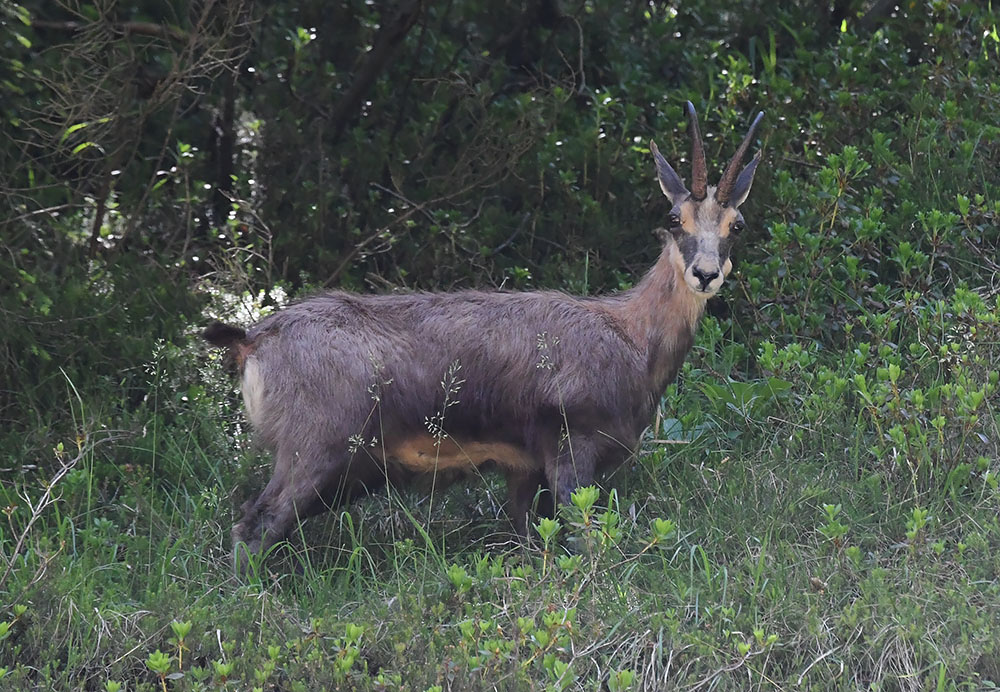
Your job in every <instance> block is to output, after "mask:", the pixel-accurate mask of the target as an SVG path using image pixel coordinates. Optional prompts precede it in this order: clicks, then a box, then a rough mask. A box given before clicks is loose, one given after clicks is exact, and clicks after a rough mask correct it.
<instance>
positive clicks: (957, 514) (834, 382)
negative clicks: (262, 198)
mask: <svg viewBox="0 0 1000 692" xmlns="http://www.w3.org/2000/svg"><path fill="white" fill-rule="evenodd" d="M962 300H965V301H970V305H968V306H966V309H967V310H970V311H972V313H973V314H974V316H971V315H970V317H969V319H970V320H972V321H973V323H974V324H975V326H976V329H975V330H974V334H975V336H974V337H972V336H971V335H972V334H973V330H971V329H968V328H967V329H966V330H965V335H966V340H965V341H964V342H963V341H950V342H949V341H948V337H949V335H952V334H953V329H943V330H941V331H940V332H939V333H938V334H937V338H939V339H941V340H942V343H943V344H945V346H946V349H945V350H946V351H948V354H947V355H948V356H950V354H951V353H952V352H954V353H956V354H957V355H956V356H955V357H954V359H953V360H951V361H949V360H947V359H945V360H941V357H942V355H941V351H940V350H939V349H930V350H929V351H928V353H931V354H932V355H929V356H927V357H928V358H929V359H930V360H928V362H927V363H926V364H924V363H920V362H917V363H915V365H927V367H919V368H918V367H913V368H910V367H908V368H907V371H905V372H903V371H901V372H899V373H897V372H896V370H895V369H894V368H892V367H891V362H890V361H891V360H892V353H885V354H883V357H882V358H884V359H888V360H887V362H890V364H889V365H886V366H883V360H882V359H880V358H879V357H877V356H875V351H872V350H870V349H862V348H860V346H861V344H862V343H867V342H859V343H857V344H856V345H857V346H858V348H856V349H852V348H850V346H851V345H852V344H851V343H849V344H848V345H847V347H845V348H844V349H842V350H839V351H833V350H829V351H825V352H823V351H816V352H814V353H812V354H810V353H809V351H808V349H806V350H803V351H799V350H798V349H793V348H790V347H785V348H783V349H775V350H774V351H773V353H772V352H771V349H769V348H764V349H763V352H764V354H765V355H764V357H762V361H763V362H764V363H765V365H766V366H767V368H768V369H770V370H772V373H773V374H771V375H770V377H769V378H768V379H761V380H758V381H751V382H745V383H739V382H733V383H731V386H729V387H727V386H726V384H725V383H726V380H725V378H720V376H719V372H720V371H721V370H723V369H725V368H726V367H727V364H726V362H725V361H726V359H727V358H731V357H732V356H733V355H734V349H735V350H739V347H738V344H736V343H734V342H731V341H729V340H728V338H727V337H725V336H723V335H722V329H721V324H720V323H719V322H717V321H716V320H713V319H708V320H707V321H706V323H705V324H704V325H703V327H702V330H701V331H702V333H701V335H700V339H699V344H700V346H699V347H698V348H696V352H695V353H694V354H693V357H692V358H691V360H690V361H689V363H688V364H687V365H686V366H685V373H684V374H683V375H682V378H681V381H680V384H679V385H675V386H673V387H671V390H670V392H668V397H667V400H666V402H665V404H666V408H667V410H670V411H678V412H681V411H684V412H686V413H685V414H683V415H682V416H681V421H679V424H680V425H683V427H684V430H685V431H688V432H689V433H690V434H687V435H679V434H678V431H679V428H678V427H677V425H678V421H673V420H668V421H667V422H665V423H663V424H662V428H663V429H664V432H663V435H664V437H670V436H671V435H672V436H673V437H675V438H676V437H689V438H690V437H693V439H689V440H686V444H666V443H664V442H662V439H664V437H661V436H659V435H656V437H657V438H658V439H660V441H659V442H649V443H648V444H647V446H646V447H645V449H644V452H643V454H642V455H640V457H639V458H638V459H637V461H636V463H635V464H633V465H632V466H631V467H628V468H623V469H622V470H621V471H619V472H618V473H617V474H616V475H615V478H614V481H613V483H612V484H613V485H615V486H618V490H617V491H616V492H614V493H612V494H610V495H607V494H602V495H600V496H598V495H596V494H594V495H589V496H588V493H584V492H581V493H579V496H578V498H577V502H576V504H575V505H574V506H573V507H571V508H567V509H566V510H564V512H563V513H562V515H561V516H560V517H559V520H558V523H551V524H549V523H547V524H546V525H545V526H543V527H542V531H543V533H542V537H543V538H546V539H547V540H543V538H539V539H538V540H537V541H536V544H535V545H533V546H524V545H521V544H519V543H517V542H516V541H512V540H510V536H509V534H508V533H507V524H505V523H504V521H503V519H502V518H501V519H498V518H497V509H498V506H499V504H500V502H501V500H500V498H502V496H503V495H502V492H501V491H500V490H499V485H500V484H499V482H498V480H497V479H494V478H490V477H487V478H486V479H484V482H483V483H479V484H472V485H466V486H457V487H454V488H452V489H450V490H448V491H445V492H443V493H442V494H441V495H440V496H439V498H438V500H437V501H436V502H435V503H434V506H433V508H432V510H431V512H430V514H428V513H427V508H428V506H429V503H427V502H426V498H425V497H423V496H421V495H419V494H417V493H412V494H410V493H405V494H404V495H402V496H399V495H396V494H392V495H386V494H382V495H377V496H374V497H372V498H368V499H365V500H362V501H360V502H358V503H357V504H355V505H354V506H352V507H350V508H349V510H348V511H345V512H342V513H336V514H331V515H329V516H327V517H325V518H323V517H321V518H317V519H314V520H311V521H310V522H307V523H306V524H304V525H303V527H302V529H301V530H300V533H299V535H297V536H296V537H294V538H293V539H292V541H291V542H290V544H289V545H287V546H285V547H283V548H282V549H280V550H278V551H276V554H274V555H272V556H270V557H269V558H268V559H267V560H266V561H263V562H262V563H254V565H253V566H252V569H251V571H250V572H249V573H248V575H247V576H245V577H237V576H235V575H234V571H233V569H232V564H231V558H230V556H229V552H228V540H227V533H228V529H229V527H230V526H231V523H232V520H233V516H234V512H235V503H234V501H233V499H231V498H233V497H238V496H239V495H240V494H241V493H242V492H244V491H245V488H244V487H243V486H244V485H245V486H255V485H259V483H261V482H262V480H263V478H264V474H265V473H266V470H265V469H263V468H261V467H262V466H264V465H266V462H267V460H266V459H264V458H262V457H261V456H260V455H259V454H258V453H256V452H255V451H253V450H252V449H247V448H245V445H243V443H242V442H240V443H238V444H236V443H234V437H236V438H241V437H242V435H243V431H242V430H240V429H239V423H238V422H237V420H236V419H235V418H234V417H233V415H232V414H230V413H229V412H228V405H229V404H228V402H227V401H226V400H227V399H229V398H230V397H229V396H228V390H229V385H228V384H227V383H226V382H225V381H224V380H223V379H222V378H220V377H219V376H217V375H216V376H213V377H209V378H208V379H207V380H206V382H207V386H205V387H204V388H203V390H202V391H201V393H200V394H198V395H197V396H196V397H195V398H194V399H192V398H190V397H188V399H187V401H184V400H183V397H174V399H173V400H171V401H162V402H160V403H157V404H155V405H153V406H152V411H153V412H155V413H156V414H157V416H158V417H159V418H160V419H162V420H163V421H170V422H164V423H161V424H157V423H156V422H155V419H154V422H153V423H152V424H151V425H150V427H148V428H147V429H146V431H145V435H144V436H141V437H139V438H138V439H137V440H133V441H131V442H130V443H128V444H129V445H131V450H130V453H132V454H134V455H136V457H140V458H143V459H145V460H147V461H146V463H137V464H134V465H131V466H130V465H128V464H123V465H118V466H115V467H113V468H112V467H108V468H105V469H102V468H101V463H100V461H99V456H98V454H97V450H98V449H99V445H101V444H110V445H123V441H122V440H120V439H116V438H115V436H114V435H113V434H108V433H103V434H102V433H100V432H95V431H88V430H87V429H86V427H85V425H82V426H81V429H80V434H79V437H78V439H77V440H76V441H75V442H71V443H69V444H67V445H65V446H64V447H63V448H62V449H57V450H55V452H54V454H55V456H56V459H57V460H58V461H59V464H60V466H59V468H60V471H59V472H58V473H59V474H61V476H59V477H57V478H53V479H52V481H51V482H50V483H49V485H48V486H43V487H39V486H38V485H36V484H29V483H26V484H23V485H20V486H18V487H17V491H18V492H19V493H21V495H17V494H15V493H14V492H11V490H10V489H9V488H10V486H6V485H5V486H4V493H5V496H4V497H3V498H2V502H3V504H4V505H5V506H6V507H7V510H6V514H7V523H6V526H5V527H4V533H3V535H2V537H0V538H2V541H3V545H4V546H5V558H6V559H7V560H10V559H11V558H12V559H13V561H12V563H11V565H12V566H11V567H10V568H9V569H8V570H7V573H6V574H4V575H3V582H2V584H0V586H2V588H3V589H4V592H5V593H6V594H8V598H9V603H10V606H9V607H8V608H7V609H6V611H5V613H4V614H5V618H6V625H4V626H3V627H2V628H0V633H2V634H0V636H2V637H3V642H2V644H0V647H2V648H0V655H2V658H0V661H2V664H0V665H3V667H4V671H5V672H4V682H5V683H6V684H8V685H10V686H11V687H10V688H11V689H13V688H15V687H17V686H25V685H29V686H34V687H36V688H46V689H77V688H83V689H114V688H115V685H116V684H117V683H123V684H124V689H149V690H153V689H163V688H164V687H165V688H166V689H170V690H197V689H254V688H259V689H338V688H339V689H409V690H420V691H421V692H422V691H423V690H427V689H433V688H434V686H435V685H439V686H442V687H443V688H446V689H594V688H596V687H600V686H601V685H605V686H606V687H607V689H687V688H697V689H702V688H710V689H772V688H775V687H778V688H782V687H796V688H802V689H831V688H838V689H860V688H866V689H901V690H905V689H914V690H916V689H935V690H937V689H941V690H948V689H970V690H971V689H986V688H989V687H990V685H992V684H994V683H995V682H996V681H998V680H1000V652H998V650H997V641H998V640H1000V638H998V636H997V635H998V633H1000V609H998V608H996V606H995V604H996V603H997V602H998V598H1000V581H998V578H997V575H998V574H1000V559H998V558H997V555H1000V551H998V550H997V548H998V547H1000V524H998V519H997V517H998V512H997V509H998V492H997V473H998V469H997V467H996V454H995V449H994V448H992V447H988V446H985V447H984V442H983V439H981V438H980V435H982V437H983V438H987V437H988V438H989V439H995V438H994V437H993V433H994V432H995V431H994V427H995V425H996V422H995V421H996V420H997V416H996V410H995V408H994V402H995V383H996V376H995V372H996V371H995V370H990V369H988V368H986V367H980V365H977V361H979V360H982V361H983V362H984V363H988V362H993V361H991V360H989V354H990V353H991V351H990V349H991V348H993V344H995V343H996V317H997V315H998V313H997V309H996V307H995V306H986V305H985V304H983V303H982V302H981V301H977V300H975V299H972V298H971V297H970V296H964V297H963V298H962ZM958 302H960V301H959V299H958V297H956V302H955V304H953V305H951V306H949V308H950V310H951V311H950V312H949V313H948V314H949V316H950V317H949V319H950V320H956V319H957V318H958V317H960V316H961V315H962V314H963V313H961V312H959V310H960V309H961V308H962V306H961V305H958ZM928 312H929V313H930V314H925V313H928ZM893 314H896V313H895V312H894V313H893ZM940 314H941V313H940V306H939V305H937V304H936V303H933V302H932V303H930V304H929V305H927V306H924V307H919V306H918V307H917V309H915V310H914V311H913V312H912V313H911V314H910V317H909V319H911V320H913V322H914V325H913V333H915V332H916V331H917V330H916V325H919V324H923V323H924V322H923V321H924V320H925V319H933V318H934V317H935V316H939V315H940ZM878 316H879V315H877V314H868V315H865V317H867V318H868V319H870V320H874V319H876V318H878ZM901 329H902V331H903V333H908V332H909V329H903V328H901ZM867 336H869V335H866V337H867ZM922 338H923V339H925V340H928V343H929V342H930V340H932V339H933V338H935V337H934V336H933V335H932V334H930V333H924V334H923V337H922ZM970 339H971V340H970ZM852 343H853V342H852ZM952 343H954V344H957V345H958V347H959V348H958V349H957V350H953V347H952V346H951V344H952ZM191 348H192V347H188V348H184V349H175V350H174V352H172V353H164V354H162V355H161V357H162V358H163V359H164V361H165V362H163V363H161V366H160V368H158V369H162V371H164V372H170V371H172V372H174V373H175V374H176V373H177V372H178V371H179V372H182V373H183V372H186V371H190V370H191V369H192V368H191V365H190V363H191V362H192V361H191V358H192V357H193V354H192V353H191ZM865 350H867V351H868V357H867V358H865V359H861V358H859V357H858V356H857V355H855V356H854V357H850V354H852V353H856V352H858V351H865ZM845 354H848V355H847V356H846V357H845ZM963 354H964V357H963ZM935 364H936V365H937V367H932V365H935ZM860 378H864V381H865V382H866V384H865V385H864V387H862V385H861V384H860V383H861V381H862V379H860ZM168 385H169V383H168V382H164V383H163V389H162V390H161V394H162V395H166V393H167V392H169V391H171V388H170V387H169V386H168ZM738 385H742V386H738ZM948 387H950V388H951V390H950V394H949V393H941V392H940V391H939V390H940V389H942V388H948ZM918 390H922V391H923V392H924V395H923V396H924V399H925V400H926V401H927V402H933V403H925V404H924V406H925V408H924V409H923V410H922V412H918V411H917V409H916V404H915V403H914V401H915V399H916V398H917V397H916V396H915V393H916V392H917V391H918ZM963 390H964V391H965V394H964V395H962V394H961V393H960V391H963ZM706 391H707V392H710V393H712V396H711V397H708V396H706V394H705V392H706ZM974 391H984V392H985V396H984V397H983V398H982V399H980V398H978V397H973V399H972V400H971V401H966V403H965V404H963V403H962V401H963V398H962V397H963V396H965V397H969V396H970V392H974ZM864 392H867V394H865V393H864ZM935 392H936V393H935ZM185 396H186V395H185ZM74 405H75V406H78V405H79V404H74ZM897 406H898V408H896V407H897ZM962 406H965V407H966V408H962ZM909 407H914V408H913V409H912V410H911V409H910V408H909ZM973 411H974V412H975V413H973ZM80 413H81V415H80V416H79V418H80V420H81V421H83V420H85V419H86V417H85V415H83V414H84V412H80ZM945 413H947V414H948V415H947V416H946V420H945V422H944V424H943V425H940V423H936V422H935V421H937V419H938V417H939V416H942V415H944V414H945ZM973 415H974V416H976V417H977V422H976V423H975V424H971V425H970V420H971V418H970V417H971V416H973ZM899 421H902V422H899ZM899 425H904V426H906V425H909V426H915V427H913V429H912V430H911V429H909V428H907V429H906V432H905V436H904V440H905V443H904V447H902V448H901V447H900V446H899V445H897V444H896V443H895V442H894V441H893V440H894V435H893V434H892V433H891V432H886V431H891V430H892V429H893V428H894V426H899ZM939 425H940V427H939ZM161 426H162V427H161ZM186 426H187V429H186V431H185V427H186ZM880 430H881V433H880V432H879V431H880ZM182 431H185V433H184V434H181V433H182ZM654 432H655V431H654ZM924 437H926V438H927V442H926V446H925V447H921V446H920V444H915V443H914V442H913V441H914V440H916V441H918V442H919V441H920V440H923V439H924ZM234 450H235V451H234ZM237 488H238V489H237ZM32 508H35V509H36V511H35V513H34V515H35V516H36V518H37V520H36V521H35V523H33V524H32V523H31V517H32V516H33V514H32ZM550 534H552V535H551V537H549V535H550ZM566 546H571V547H572V550H571V551H570V552H567V551H566V549H565V548H566ZM179 631H180V632H183V636H181V635H179V634H178V632H179Z"/></svg>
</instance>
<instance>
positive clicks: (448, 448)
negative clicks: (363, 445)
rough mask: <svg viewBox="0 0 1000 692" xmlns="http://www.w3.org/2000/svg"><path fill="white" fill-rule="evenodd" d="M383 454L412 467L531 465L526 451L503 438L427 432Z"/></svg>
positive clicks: (433, 468) (452, 467)
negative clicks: (456, 436)
mask: <svg viewBox="0 0 1000 692" xmlns="http://www.w3.org/2000/svg"><path fill="white" fill-rule="evenodd" d="M386 456H387V457H388V458H389V459H390V460H391V461H396V462H398V463H399V464H401V465H402V466H404V467H406V468H407V469H409V470H411V471H418V472H424V473H426V472H431V471H435V470H437V471H443V470H446V469H459V470H469V469H472V468H474V467H476V466H480V465H481V464H484V463H486V462H487V461H492V462H494V463H496V464H498V465H499V466H502V467H503V468H509V469H528V468H531V458H530V457H529V456H528V454H527V452H526V451H525V450H524V449H522V448H520V447H518V446H516V445H512V444H507V443H505V442H473V441H461V440H455V439H454V438H451V437H446V438H444V439H443V440H440V442H438V440H436V439H435V438H434V437H433V436H431V435H429V434H426V433H424V434H420V435H414V436H413V437H408V438H406V439H404V440H400V441H399V442H396V443H395V444H392V445H391V446H389V447H388V449H386Z"/></svg>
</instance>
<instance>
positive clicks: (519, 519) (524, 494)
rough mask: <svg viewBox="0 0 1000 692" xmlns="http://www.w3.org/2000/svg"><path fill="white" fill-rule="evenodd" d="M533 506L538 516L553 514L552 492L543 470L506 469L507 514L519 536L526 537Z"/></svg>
mask: <svg viewBox="0 0 1000 692" xmlns="http://www.w3.org/2000/svg"><path fill="white" fill-rule="evenodd" d="M536 502H537V504H536ZM533 508H534V514H536V515H537V516H539V517H551V516H552V515H553V510H554V507H553V503H552V493H551V492H550V491H549V489H548V484H547V482H546V480H545V471H542V470H538V471H521V470H511V471H508V472H507V515H508V516H509V517H510V522H511V524H513V525H514V531H515V532H516V533H517V535H518V536H520V537H521V538H527V537H528V530H529V528H530V526H531V516H532V514H533V512H532V509H533Z"/></svg>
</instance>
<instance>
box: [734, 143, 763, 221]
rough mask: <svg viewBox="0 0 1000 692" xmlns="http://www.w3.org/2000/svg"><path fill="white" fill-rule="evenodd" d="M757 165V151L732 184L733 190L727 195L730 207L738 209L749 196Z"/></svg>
mask: <svg viewBox="0 0 1000 692" xmlns="http://www.w3.org/2000/svg"><path fill="white" fill-rule="evenodd" d="M758 163H760V152H759V151H758V152H757V154H756V155H755V156H754V157H753V158H752V159H750V163H748V164H747V165H746V168H744V169H743V170H742V171H741V172H740V174H739V176H737V178H736V182H735V183H733V190H732V192H731V193H730V194H729V206H730V207H733V208H735V207H738V206H740V205H741V204H743V203H744V202H746V201H747V196H748V195H749V194H750V186H751V185H753V175H754V173H756V172H757V164H758Z"/></svg>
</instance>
